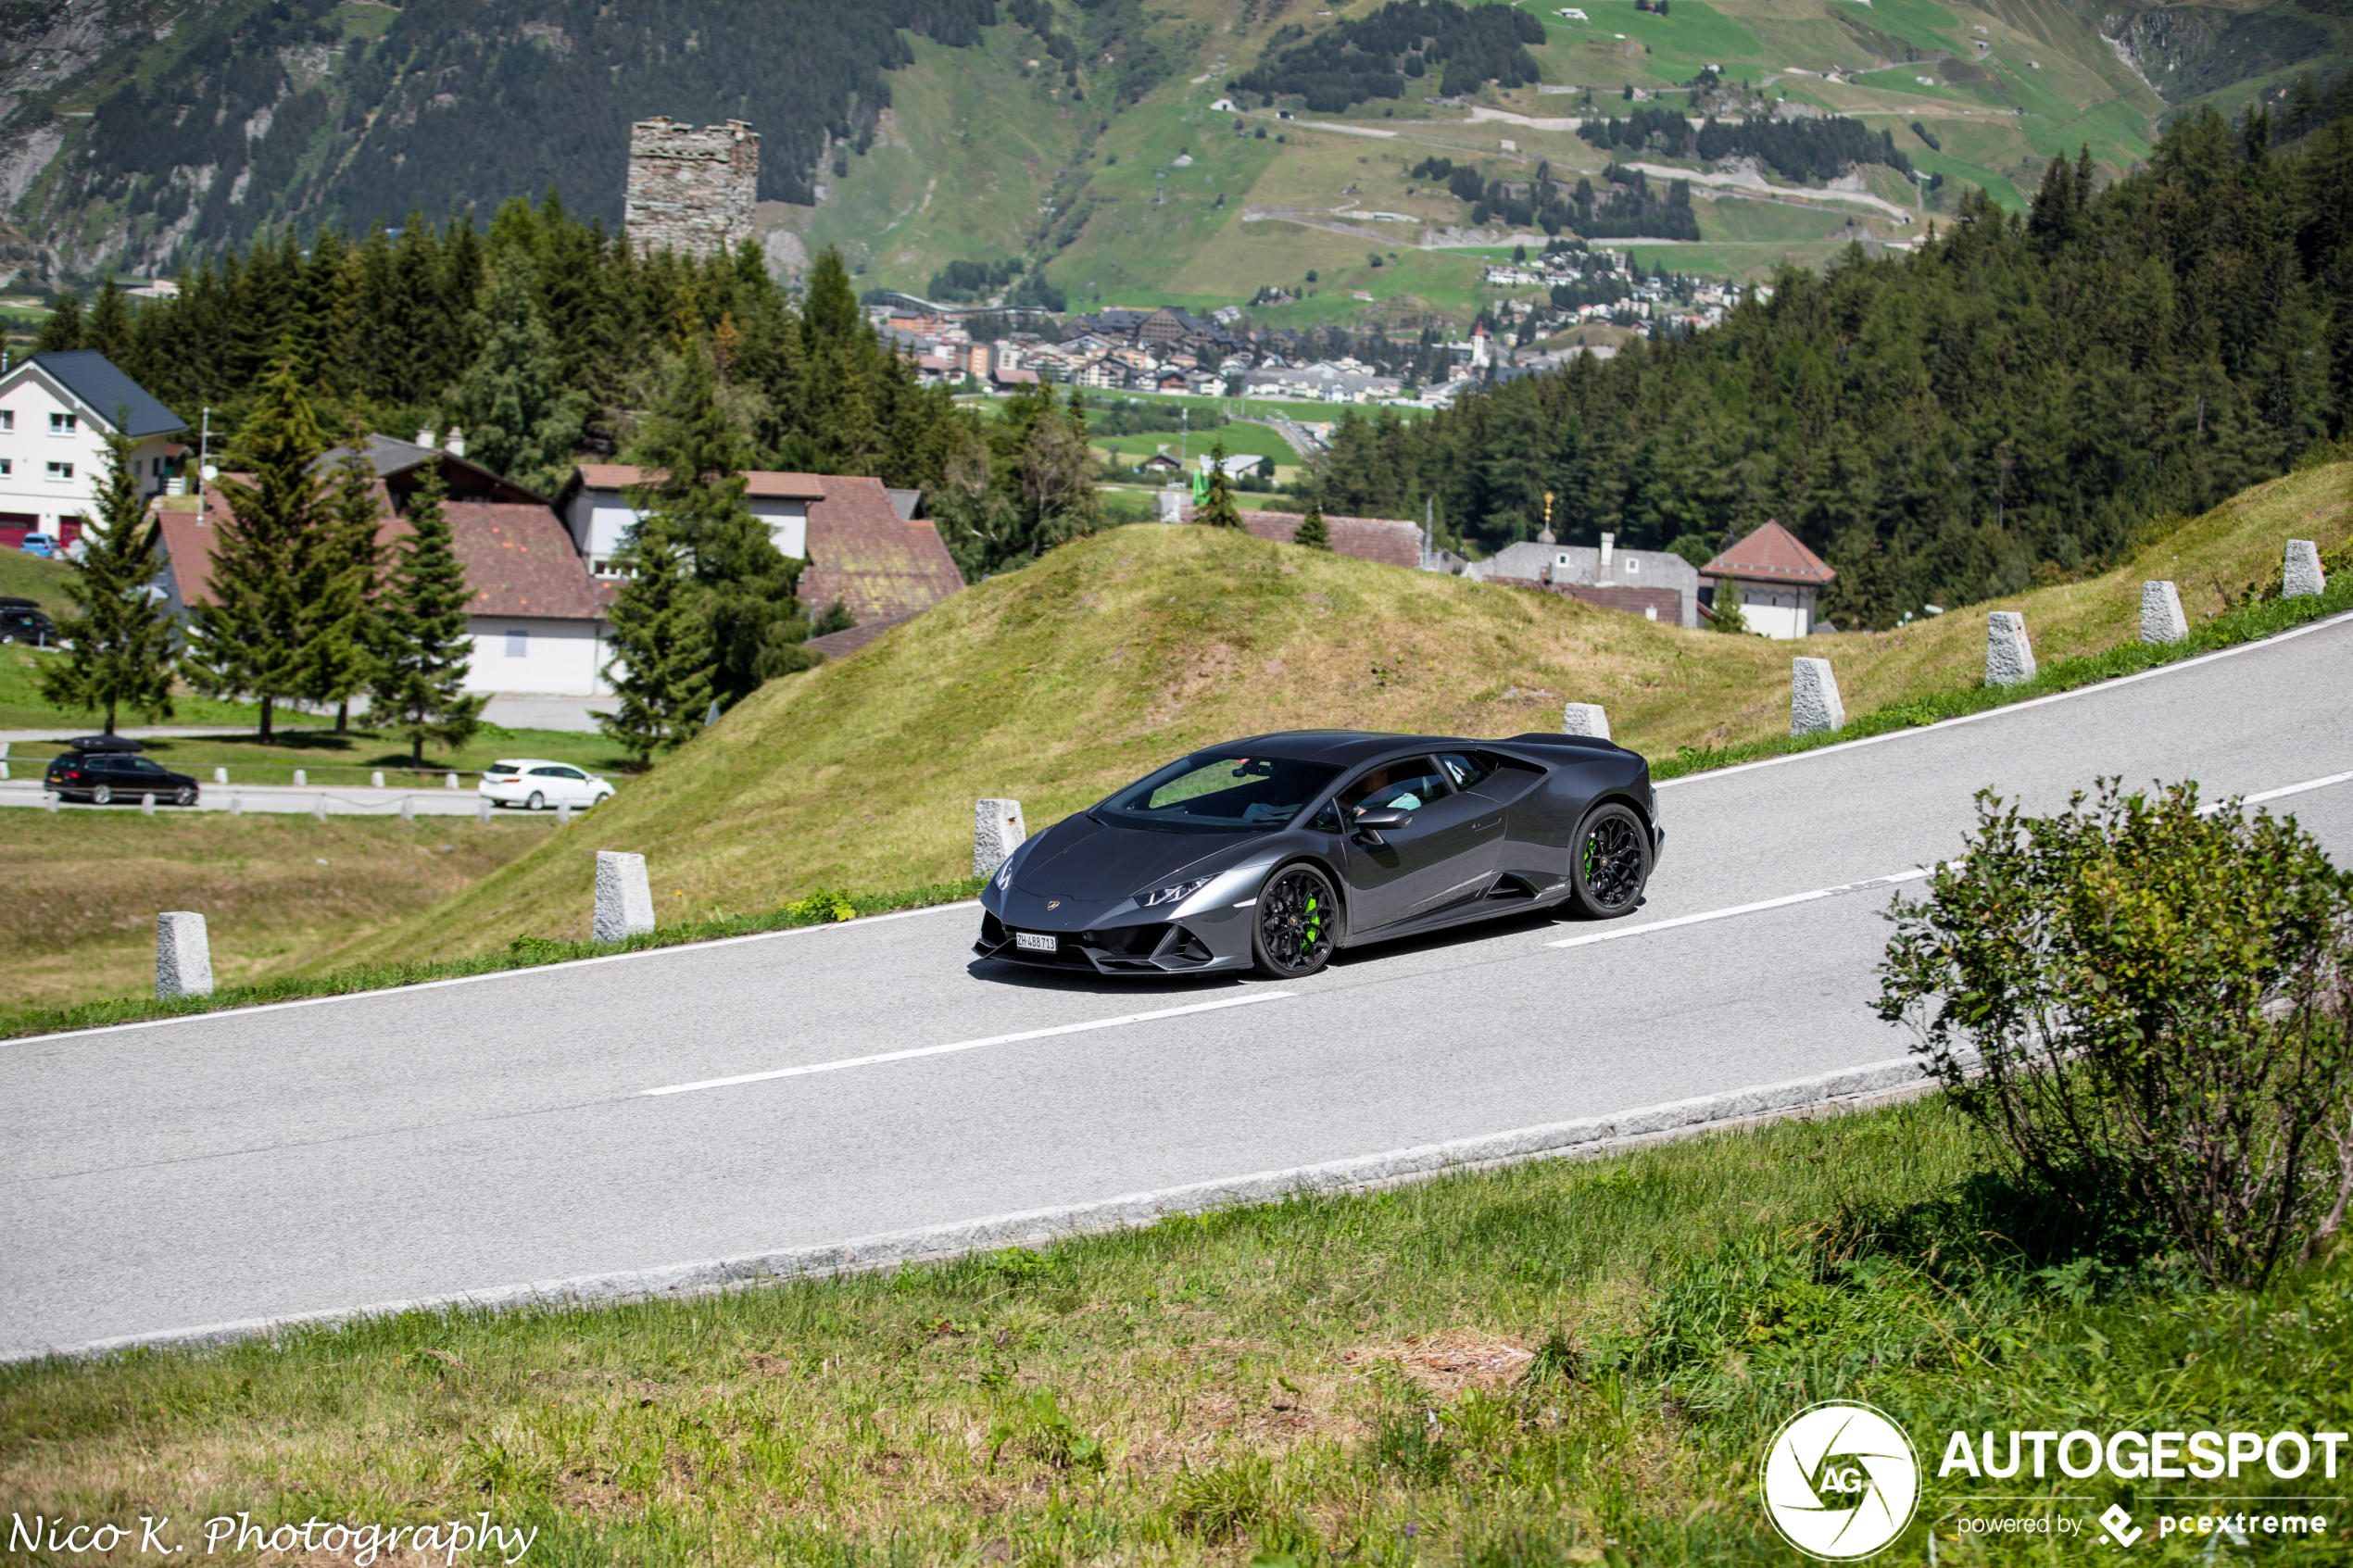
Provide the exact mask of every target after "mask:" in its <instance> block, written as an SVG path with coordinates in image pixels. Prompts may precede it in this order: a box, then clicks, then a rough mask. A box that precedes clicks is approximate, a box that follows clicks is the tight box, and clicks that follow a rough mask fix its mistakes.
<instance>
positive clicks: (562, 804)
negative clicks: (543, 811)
mask: <svg viewBox="0 0 2353 1568" xmlns="http://www.w3.org/2000/svg"><path fill="white" fill-rule="evenodd" d="M556 825H557V826H558V827H560V828H568V827H570V826H572V802H571V801H569V800H562V801H558V802H557V803H556Z"/></svg>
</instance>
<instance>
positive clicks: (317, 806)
mask: <svg viewBox="0 0 2353 1568" xmlns="http://www.w3.org/2000/svg"><path fill="white" fill-rule="evenodd" d="M310 814H311V815H312V816H314V817H316V818H318V819H319V820H320V821H321V822H325V821H326V820H327V797H325V796H323V795H322V796H321V797H319V798H318V799H316V800H314V801H312V802H311V803H310Z"/></svg>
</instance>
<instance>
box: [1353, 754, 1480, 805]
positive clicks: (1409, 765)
mask: <svg viewBox="0 0 2353 1568" xmlns="http://www.w3.org/2000/svg"><path fill="white" fill-rule="evenodd" d="M1452 794H1453V788H1452V787H1451V786H1450V785H1449V784H1447V783H1446V779H1445V776H1444V775H1443V774H1441V772H1440V771H1438V769H1437V768H1436V766H1435V765H1434V764H1432V763H1431V761H1430V759H1428V758H1427V757H1408V758H1406V759H1403V760H1402V761H1398V762H1389V763H1384V764H1383V765H1382V766H1380V767H1378V768H1375V769H1374V770H1373V771H1371V772H1369V773H1366V774H1365V776H1364V777H1363V778H1361V779H1358V780H1357V781H1356V782H1355V783H1354V784H1350V785H1349V786H1348V787H1347V788H1346V789H1344V790H1341V791H1340V804H1341V805H1342V806H1345V807H1347V808H1348V809H1350V811H1351V812H1356V811H1368V810H1389V811H1418V810H1420V809H1422V808H1423V807H1425V806H1427V805H1428V804H1430V802H1432V801H1434V800H1443V799H1444V798H1445V797H1447V796H1449V795H1452Z"/></svg>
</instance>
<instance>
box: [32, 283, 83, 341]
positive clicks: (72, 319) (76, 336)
mask: <svg viewBox="0 0 2353 1568" xmlns="http://www.w3.org/2000/svg"><path fill="white" fill-rule="evenodd" d="M81 346H82V296H81V295H78V294H76V293H74V292H73V291H72V290H71V289H63V290H60V291H59V292H58V295H57V305H56V307H53V308H52V309H51V310H50V312H49V319H48V320H45V321H44V322H42V323H41V332H40V334H39V335H38V336H36V337H35V338H34V339H33V340H32V351H33V352H34V353H35V354H61V353H65V352H67V351H69V350H71V349H76V348H80V347H81Z"/></svg>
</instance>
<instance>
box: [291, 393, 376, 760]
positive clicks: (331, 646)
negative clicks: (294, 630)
mask: <svg viewBox="0 0 2353 1568" xmlns="http://www.w3.org/2000/svg"><path fill="white" fill-rule="evenodd" d="M366 440H367V437H366V435H365V433H363V432H362V431H361V429H360V428H359V425H357V424H356V423H355V424H354V425H353V426H352V427H351V431H350V433H349V434H348V436H346V441H345V448H344V458H343V460H342V461H341V462H340V463H338V464H337V465H336V468H335V478H334V488H333V492H332V496H331V499H330V500H329V503H328V510H327V513H326V515H325V517H324V518H323V519H322V521H321V525H320V528H319V531H318V533H316V534H315V535H314V537H313V539H312V541H311V544H310V546H309V547H308V548H307V549H306V550H305V551H304V552H303V571H304V577H305V583H304V588H303V601H304V606H305V613H306V616H307V618H308V625H307V626H306V627H305V629H304V633H303V680H302V695H303V697H304V698H305V699H306V700H307V701H310V702H332V703H333V704H334V705H335V734H346V733H347V732H349V730H350V728H351V699H352V697H353V696H355V695H357V694H358V693H359V691H361V690H362V689H363V688H365V687H366V686H367V684H368V683H369V678H370V664H371V659H370V654H369V645H370V641H371V629H370V627H369V624H368V618H369V615H370V613H371V608H372V600H373V599H374V596H375V592H376V576H377V569H378V566H379V564H380V556H381V552H380V551H379V550H378V548H377V545H376V538H377V534H378V533H379V532H380V530H381V529H382V527H383V522H384V517H383V510H382V508H381V506H380V504H379V501H378V497H377V490H376V475H375V470H374V469H372V468H371V467H370V466H369V463H368V459H367V456H366V453H367V446H366Z"/></svg>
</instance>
